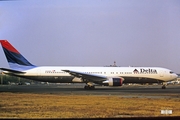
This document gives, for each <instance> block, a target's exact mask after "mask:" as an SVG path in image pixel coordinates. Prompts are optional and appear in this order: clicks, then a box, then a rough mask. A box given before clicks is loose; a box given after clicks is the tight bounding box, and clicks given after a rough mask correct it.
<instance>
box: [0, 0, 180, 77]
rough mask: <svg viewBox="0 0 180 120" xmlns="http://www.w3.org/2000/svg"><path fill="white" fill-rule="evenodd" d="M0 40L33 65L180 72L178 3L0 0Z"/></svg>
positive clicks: (0, 62) (3, 62)
mask: <svg viewBox="0 0 180 120" xmlns="http://www.w3.org/2000/svg"><path fill="white" fill-rule="evenodd" d="M0 39H6V40H8V41H9V42H10V43H11V44H12V45H13V46H14V47H15V48H16V49H17V50H18V51H19V52H20V53H21V54H22V55H23V56H24V57H25V58H26V59H28V60H29V61H30V62H31V63H32V64H34V65H37V66H107V65H112V64H114V61H116V65H117V66H123V67H126V66H127V67H128V66H140V67H141V66H144V67H164V68H168V69H171V70H172V71H174V72H176V73H180V52H179V51H180V1H179V0H52V1H50V0H13V1H10V0H8V1H0ZM0 56H1V57H0V67H9V66H8V63H7V61H6V58H5V55H4V53H3V51H2V48H0Z"/></svg>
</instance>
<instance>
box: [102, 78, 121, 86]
mask: <svg viewBox="0 0 180 120" xmlns="http://www.w3.org/2000/svg"><path fill="white" fill-rule="evenodd" d="M123 81H124V79H123V78H108V80H107V81H104V82H103V83H104V84H106V85H108V86H122V84H123Z"/></svg>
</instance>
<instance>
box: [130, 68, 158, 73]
mask: <svg viewBox="0 0 180 120" xmlns="http://www.w3.org/2000/svg"><path fill="white" fill-rule="evenodd" d="M133 72H134V74H157V70H156V69H143V68H141V69H140V70H137V69H134V71H133Z"/></svg>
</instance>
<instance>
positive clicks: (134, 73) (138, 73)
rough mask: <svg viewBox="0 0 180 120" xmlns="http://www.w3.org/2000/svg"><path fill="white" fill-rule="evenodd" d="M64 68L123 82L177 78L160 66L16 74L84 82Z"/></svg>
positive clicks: (49, 69) (53, 69)
mask: <svg viewBox="0 0 180 120" xmlns="http://www.w3.org/2000/svg"><path fill="white" fill-rule="evenodd" d="M62 70H72V71H78V72H81V73H85V74H90V75H98V76H104V77H107V78H108V77H121V78H124V81H123V83H158V82H167V81H171V80H174V79H175V78H177V75H176V74H175V73H173V72H171V70H169V69H166V68H160V67H63V66H62V67H52V66H51V67H49V66H47V67H46V66H44V67H36V68H33V69H30V70H26V71H24V72H26V73H25V74H22V73H16V74H15V75H17V76H20V77H25V78H29V79H33V80H38V81H44V82H58V83H74V82H83V81H81V80H78V79H74V78H75V77H74V76H72V75H70V74H69V73H68V72H64V71H62Z"/></svg>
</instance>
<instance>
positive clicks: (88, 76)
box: [62, 70, 107, 82]
mask: <svg viewBox="0 0 180 120" xmlns="http://www.w3.org/2000/svg"><path fill="white" fill-rule="evenodd" d="M62 71H64V72H67V73H69V74H71V75H72V76H74V77H78V78H82V79H85V80H88V81H90V82H100V81H105V80H107V77H106V76H101V75H96V74H88V73H83V72H78V71H72V70H62Z"/></svg>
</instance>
